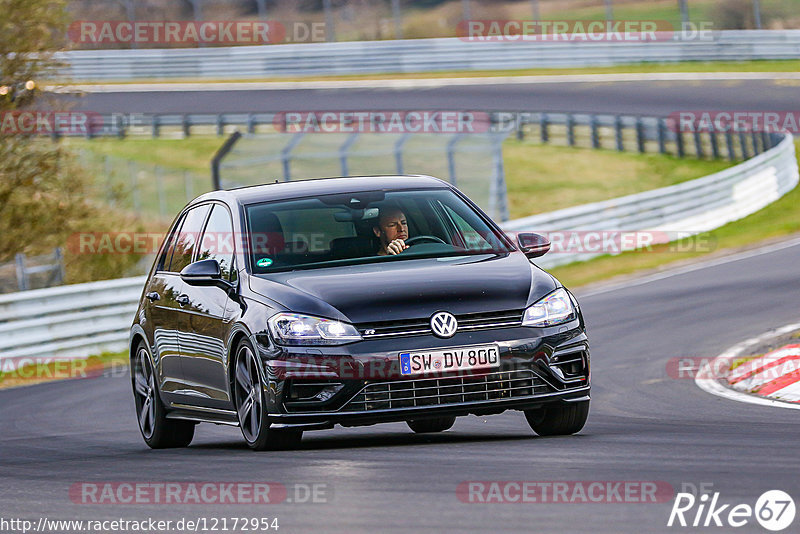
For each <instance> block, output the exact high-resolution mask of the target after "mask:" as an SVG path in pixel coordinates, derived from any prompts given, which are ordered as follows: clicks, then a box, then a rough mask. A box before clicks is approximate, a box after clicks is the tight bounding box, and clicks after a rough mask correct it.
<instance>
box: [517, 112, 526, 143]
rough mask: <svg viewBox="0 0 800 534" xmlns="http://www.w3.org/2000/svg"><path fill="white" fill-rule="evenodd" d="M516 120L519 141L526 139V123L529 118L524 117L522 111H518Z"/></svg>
mask: <svg viewBox="0 0 800 534" xmlns="http://www.w3.org/2000/svg"><path fill="white" fill-rule="evenodd" d="M514 122H516V124H517V141H522V140H524V139H525V124H526V123H527V120H526V118H523V114H522V113H517V114H516V116H515V121H514Z"/></svg>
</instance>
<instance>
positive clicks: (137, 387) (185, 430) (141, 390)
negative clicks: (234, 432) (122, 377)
mask: <svg viewBox="0 0 800 534" xmlns="http://www.w3.org/2000/svg"><path fill="white" fill-rule="evenodd" d="M135 354H136V355H135V356H134V358H133V360H132V361H131V370H132V372H131V382H132V384H133V397H134V402H135V405H136V418H137V419H138V420H139V430H140V431H141V432H142V437H143V438H144V441H145V443H147V445H148V446H149V447H150V448H152V449H168V448H175V447H186V446H187V445H189V443H191V442H192V438H193V437H194V426H195V424H194V423H192V422H189V421H179V420H174V419H167V410H166V409H165V408H164V405H163V404H162V403H161V399H160V397H159V394H158V384H157V380H156V374H155V369H154V368H153V363H152V360H151V359H150V353H149V351H148V350H147V347H146V346H145V344H144V342H140V343H139V345H138V346H137V347H136V353H135Z"/></svg>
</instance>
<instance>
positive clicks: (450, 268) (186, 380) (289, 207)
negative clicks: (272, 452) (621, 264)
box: [130, 176, 589, 450]
mask: <svg viewBox="0 0 800 534" xmlns="http://www.w3.org/2000/svg"><path fill="white" fill-rule="evenodd" d="M548 248H549V243H548V242H547V240H546V239H544V238H543V237H541V236H538V235H536V234H519V235H517V236H516V239H511V238H510V237H509V236H508V235H506V234H505V233H504V232H503V231H502V230H501V229H500V228H499V227H498V226H497V225H496V224H495V223H494V222H492V221H491V220H490V219H489V217H487V216H486V215H485V214H484V213H483V212H482V211H481V210H480V209H479V208H478V207H477V206H476V205H475V204H473V203H472V202H471V201H470V200H469V199H468V198H467V197H466V196H465V195H464V194H463V193H461V192H460V191H458V190H457V189H456V188H455V187H453V186H452V185H450V184H448V183H446V182H443V181H441V180H438V179H435V178H431V177H427V176H378V177H349V178H333V179H320V180H309V181H299V182H287V183H275V184H270V185H261V186H255V187H247V188H241V189H236V190H228V191H215V192H212V193H208V194H205V195H203V196H201V197H199V198H197V199H196V200H194V201H193V202H191V203H190V204H189V205H188V206H187V207H186V208H185V209H184V210H183V212H182V213H181V214H180V215H179V216H178V217H177V218H176V219H175V222H174V223H173V225H172V227H171V229H170V231H169V233H168V234H167V238H166V239H165V241H164V244H163V245H162V247H161V250H160V251H159V253H158V256H157V259H156V261H155V264H154V265H153V267H152V269H151V272H150V275H149V277H148V279H147V283H146V285H145V288H144V291H143V295H142V299H141V303H140V304H139V308H138V310H137V312H136V317H135V319H134V322H133V326H132V328H131V334H130V354H131V376H132V385H133V392H134V398H135V406H136V413H137V416H138V419H139V428H140V429H141V432H142V435H143V437H144V440H145V441H146V442H147V444H148V445H149V446H150V447H154V448H161V447H180V446H186V445H188V444H189V443H190V442H191V440H192V437H193V435H194V426H195V425H196V424H197V423H198V422H209V423H218V424H229V425H235V426H239V427H240V428H241V431H242V434H243V436H244V438H245V440H246V441H247V444H248V445H249V446H250V447H251V448H253V449H259V450H260V449H272V448H286V447H291V446H293V445H296V444H297V443H298V442H299V441H300V439H301V437H302V433H303V431H305V430H314V429H324V428H332V427H333V426H334V425H335V424H340V425H343V426H358V425H371V424H374V423H380V422H387V421H406V422H407V423H408V425H409V426H410V428H411V429H412V430H413V431H415V432H438V431H443V430H447V429H448V428H450V427H451V426H452V425H453V423H454V421H455V418H456V417H458V416H464V415H469V414H475V415H486V414H496V413H500V412H503V411H505V410H508V409H513V410H522V411H524V413H525V417H526V419H527V421H528V423H529V424H530V426H531V428H532V429H533V430H534V431H535V432H536V433H537V434H540V435H550V434H572V433H575V432H578V431H579V430H580V429H581V428H582V427H583V425H584V423H585V421H586V418H587V415H588V412H589V346H588V341H587V337H586V333H585V328H584V322H583V317H582V315H581V311H580V308H579V306H578V303H577V301H576V300H575V298H574V296H573V295H572V294H571V293H570V292H569V291H568V290H567V289H566V288H564V287H563V286H562V285H561V284H560V283H559V282H558V280H556V279H555V278H554V277H553V276H551V275H549V274H548V273H546V272H544V271H543V270H541V269H539V268H538V267H537V266H536V265H534V264H533V263H532V262H531V258H534V257H537V256H541V255H542V254H544V253H545V252H547V250H548Z"/></svg>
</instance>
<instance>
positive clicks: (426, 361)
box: [400, 345, 500, 376]
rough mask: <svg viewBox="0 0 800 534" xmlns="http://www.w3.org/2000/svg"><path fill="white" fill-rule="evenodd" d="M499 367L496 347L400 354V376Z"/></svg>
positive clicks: (498, 354)
mask: <svg viewBox="0 0 800 534" xmlns="http://www.w3.org/2000/svg"><path fill="white" fill-rule="evenodd" d="M499 366H500V350H499V348H498V346H497V345H479V346H474V347H453V348H449V349H440V350H428V351H420V352H402V353H400V374H401V375H405V376H408V375H423V374H428V373H443V372H450V371H474V370H476V369H491V368H493V367H499Z"/></svg>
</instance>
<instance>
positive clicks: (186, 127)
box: [181, 115, 192, 137]
mask: <svg viewBox="0 0 800 534" xmlns="http://www.w3.org/2000/svg"><path fill="white" fill-rule="evenodd" d="M181 122H182V125H183V137H189V136H190V135H191V134H192V131H191V130H192V124H191V123H190V122H189V115H184V116H183V119H182V120H181Z"/></svg>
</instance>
